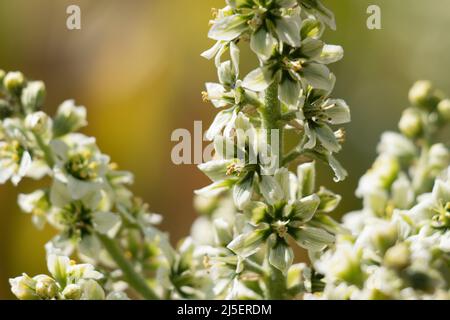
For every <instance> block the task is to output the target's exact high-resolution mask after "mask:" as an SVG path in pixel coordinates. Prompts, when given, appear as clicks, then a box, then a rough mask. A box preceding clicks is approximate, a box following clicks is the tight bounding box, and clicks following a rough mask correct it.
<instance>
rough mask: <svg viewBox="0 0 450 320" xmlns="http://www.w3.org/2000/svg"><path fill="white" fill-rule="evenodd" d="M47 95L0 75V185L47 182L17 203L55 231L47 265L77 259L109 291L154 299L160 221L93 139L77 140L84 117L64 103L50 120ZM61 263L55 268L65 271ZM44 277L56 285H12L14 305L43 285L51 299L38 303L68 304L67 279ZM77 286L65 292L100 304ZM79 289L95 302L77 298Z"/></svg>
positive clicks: (25, 280)
mask: <svg viewBox="0 0 450 320" xmlns="http://www.w3.org/2000/svg"><path fill="white" fill-rule="evenodd" d="M45 94H46V91H45V86H44V84H43V83H42V82H40V81H28V80H27V79H26V78H25V77H24V76H23V75H22V73H20V72H9V73H7V74H5V72H3V71H0V116H1V118H0V183H2V184H3V183H5V182H7V181H8V180H10V181H11V182H12V183H13V184H15V185H17V184H18V183H19V182H20V181H21V180H22V179H23V178H25V177H30V178H34V179H40V178H43V177H44V176H48V177H50V178H51V181H52V183H51V185H50V186H48V187H46V188H42V189H38V190H36V191H34V192H32V193H30V194H20V195H19V205H20V207H21V209H22V210H23V211H24V212H26V213H28V214H30V215H31V216H32V220H33V222H34V224H35V225H36V226H37V227H38V228H42V227H43V226H44V225H45V224H46V223H48V224H50V225H52V226H53V227H54V228H56V229H57V230H58V231H59V232H58V234H57V235H56V236H55V237H54V238H53V239H52V240H51V241H50V242H49V243H48V244H47V245H46V249H47V254H48V255H50V256H49V257H52V258H49V259H50V260H49V261H50V262H49V265H50V264H53V262H51V261H54V260H55V259H56V258H54V255H55V254H56V255H62V256H71V255H73V254H77V255H78V257H79V259H81V260H83V261H87V262H89V263H92V264H94V265H96V266H97V267H100V268H102V271H103V273H104V275H105V282H106V283H108V285H109V286H111V287H115V286H119V287H125V288H129V289H134V290H133V292H134V294H138V295H140V296H143V297H145V298H156V297H157V294H156V292H155V291H156V290H160V291H161V290H162V289H160V288H151V287H150V286H148V285H147V279H150V278H151V277H152V276H156V272H157V268H158V266H159V265H160V264H161V261H162V260H165V258H164V256H163V254H162V252H161V251H162V250H160V249H159V247H160V246H159V244H160V243H161V242H165V243H166V242H167V240H166V236H165V235H163V234H162V233H160V232H159V231H158V230H157V229H156V228H155V225H156V224H158V223H159V221H160V220H161V217H160V216H159V215H157V214H153V213H151V212H150V211H149V210H148V205H147V204H145V203H143V202H142V201H141V200H140V199H139V198H137V197H135V196H134V195H133V193H132V192H131V191H130V190H129V189H128V186H129V185H130V184H132V182H133V176H132V174H131V173H129V172H126V171H120V170H118V169H117V165H116V164H114V163H112V162H111V161H110V158H109V156H107V155H105V154H103V153H102V152H101V151H100V149H99V148H98V147H97V145H96V141H95V138H92V137H87V136H85V135H83V134H81V133H77V132H76V131H77V130H79V129H81V128H82V127H84V126H85V125H86V124H87V121H86V109H85V108H84V107H82V106H77V105H76V104H75V102H74V101H72V100H68V101H65V102H63V103H62V104H61V105H60V106H59V108H58V110H57V112H56V115H55V116H54V117H53V118H52V117H50V116H48V115H47V114H46V113H44V112H43V111H42V110H41V109H42V107H43V104H44V97H45ZM124 253H126V256H125V254H124ZM58 259H59V258H58ZM61 259H62V258H61ZM64 259H65V258H64ZM58 261H59V260H58ZM61 261H62V260H61ZM66 262H67V261H66V260H64V261H63V262H61V263H63V264H64V266H65V267H64V268H66V265H67V268H69V267H68V264H67V263H66ZM82 267H83V268H84V266H82ZM80 268H81V267H80ZM49 270H50V271H51V273H52V275H53V276H54V277H55V280H56V282H55V281H53V282H52V281H51V280H50V278H48V277H47V278H44V277H43V276H38V277H37V278H36V279H35V278H33V279H31V278H29V277H28V276H23V277H21V278H18V279H15V280H13V281H12V282H11V283H12V286H13V292H15V293H16V295H17V296H18V297H19V298H30V297H31V296H33V294H31V293H30V292H31V291H27V290H28V289H27V290H25V289H26V288H29V289H30V290H34V289H35V288H36V290H38V288H39V286H40V283H41V282H42V281H43V282H45V283H47V282H48V283H49V286H50V287H49V288H47V289H48V290H50V291H49V292H50V293H51V295H50V296H42V295H41V294H37V295H36V297H41V298H57V299H60V298H64V297H66V296H65V293H64V292H63V291H64V290H66V283H65V279H63V278H61V277H59V276H58V275H56V274H55V273H54V272H53V271H52V268H51V267H49ZM67 272H69V271H67ZM58 277H59V278H58ZM70 277H71V276H70ZM71 279H72V278H71ZM83 279H84V280H86V279H87V278H85V277H84V278H83V277H81V276H80V277H75V278H73V279H72V280H70V281H72V282H71V283H70V285H71V287H69V288H70V290H72V289H73V288H74V287H73V286H75V285H76V286H79V287H80V288H78V289H79V290H78V289H77V290H78V291H77V292H78V293H76V295H78V296H79V297H81V298H83V297H84V296H83V295H86V297H85V298H101V297H104V293H103V291H101V290H100V289H97V288H96V287H95V285H94V284H92V283H93V282H92V281H90V282H89V281H88V282H86V283H87V284H83V285H81V284H80V283H78V282H79V281H78V280H80V281H81V280H83ZM41 280H42V281H41ZM84 280H83V281H84ZM40 281H41V282H40ZM45 283H44V284H45ZM68 284H69V283H68ZM84 286H88V287H86V288H87V289H86V290H88V291H89V290H94V291H95V292H94V293H95V294H94V295H89V293H85V294H83V292H84V291H83V290H84V289H83V288H82V287H84ZM21 290H22V291H21ZM67 290H69V289H67ZM67 290H66V291H67ZM72 291H73V290H72ZM86 292H87V291H86ZM50 293H49V294H50ZM30 294H31V296H30ZM73 294H74V297H75V296H76V295H75V291H74V293H73Z"/></svg>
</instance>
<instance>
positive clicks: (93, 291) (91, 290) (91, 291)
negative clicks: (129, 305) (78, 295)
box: [83, 279, 105, 300]
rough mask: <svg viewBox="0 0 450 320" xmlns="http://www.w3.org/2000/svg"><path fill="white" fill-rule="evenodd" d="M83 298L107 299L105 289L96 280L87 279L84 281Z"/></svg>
mask: <svg viewBox="0 0 450 320" xmlns="http://www.w3.org/2000/svg"><path fill="white" fill-rule="evenodd" d="M83 298H84V299H86V300H105V291H104V290H103V288H102V287H101V286H100V285H99V284H98V283H97V282H96V281H94V280H91V279H89V280H87V281H86V282H84V283H83Z"/></svg>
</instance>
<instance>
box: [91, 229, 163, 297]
mask: <svg viewBox="0 0 450 320" xmlns="http://www.w3.org/2000/svg"><path fill="white" fill-rule="evenodd" d="M97 236H98V238H99V239H100V241H101V242H102V244H103V247H104V248H105V249H106V251H108V253H109V255H110V256H111V258H112V259H113V260H114V261H115V263H116V264H117V266H118V267H119V268H120V269H121V270H122V272H123V274H124V276H125V279H126V281H127V282H128V284H129V285H130V286H131V287H132V288H133V289H134V290H136V291H137V292H138V293H139V294H141V295H142V297H143V298H144V299H147V300H157V299H159V297H158V295H157V294H156V293H155V291H153V289H152V288H150V287H149V286H148V285H147V281H146V280H145V279H144V277H142V275H140V274H139V273H137V272H136V270H134V268H133V265H132V264H131V263H130V262H129V261H128V260H127V259H126V258H125V257H124V256H123V254H122V250H121V249H120V247H119V246H118V244H117V243H116V242H115V241H114V240H113V239H111V238H109V237H108V236H106V235H102V234H97Z"/></svg>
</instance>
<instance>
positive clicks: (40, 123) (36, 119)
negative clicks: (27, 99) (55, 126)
mask: <svg viewBox="0 0 450 320" xmlns="http://www.w3.org/2000/svg"><path fill="white" fill-rule="evenodd" d="M49 122H50V118H49V117H48V116H47V114H45V113H44V112H42V111H38V112H35V113H32V114H29V115H28V116H27V117H26V118H25V126H26V127H27V128H28V129H30V130H32V131H33V132H35V133H37V134H42V133H45V132H46V130H47V128H48V125H49Z"/></svg>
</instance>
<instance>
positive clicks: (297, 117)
mask: <svg viewBox="0 0 450 320" xmlns="http://www.w3.org/2000/svg"><path fill="white" fill-rule="evenodd" d="M214 15H215V17H214V20H213V21H211V24H212V27H211V29H210V32H209V37H210V38H211V39H213V40H216V41H217V42H216V44H215V45H214V46H213V47H212V48H211V49H209V50H208V51H206V52H205V53H203V56H204V57H205V58H208V59H212V58H215V63H216V67H217V69H218V78H219V82H218V83H207V84H206V92H204V93H203V98H204V100H205V101H211V103H212V104H213V105H214V107H216V108H219V109H221V111H219V113H218V114H217V116H216V118H215V120H214V122H213V124H212V125H211V127H210V128H209V130H208V132H207V133H206V137H207V138H208V139H210V140H214V148H215V158H214V159H213V160H211V161H209V162H207V163H205V164H202V165H200V166H199V169H200V170H201V171H203V172H204V173H205V174H206V175H207V176H208V177H209V178H211V180H212V181H213V183H212V184H211V185H209V186H207V187H205V188H203V189H201V190H198V191H197V195H198V196H199V198H198V199H201V200H199V201H200V202H203V205H202V206H201V208H200V209H201V210H200V211H203V212H205V211H206V213H205V214H204V215H202V216H201V217H200V218H199V220H197V221H196V223H195V224H194V227H193V230H192V238H193V240H194V241H193V242H194V243H195V244H196V245H197V249H194V257H195V256H197V257H198V259H200V258H201V256H203V260H204V261H203V264H204V267H205V269H206V271H207V272H209V273H210V274H211V275H212V278H213V279H214V281H213V283H212V284H211V286H212V292H213V293H214V296H217V295H219V296H220V297H228V298H237V297H239V298H289V297H295V296H297V295H298V294H301V293H304V292H308V290H307V289H305V288H306V287H308V288H309V289H311V285H305V283H304V282H305V281H307V282H308V281H309V283H311V279H312V278H314V276H312V275H311V272H312V271H311V269H308V270H309V271H308V272H306V271H305V270H306V267H304V266H302V267H301V268H300V269H301V270H303V271H305V277H304V279H308V280H305V281H303V280H302V281H301V283H298V281H296V280H291V282H294V283H295V285H292V287H293V288H294V289H292V290H288V286H289V284H288V282H289V281H288V278H289V276H288V275H289V274H290V273H292V272H293V273H297V274H298V273H299V272H298V270H300V269H299V266H298V265H293V262H294V251H293V248H292V247H291V246H292V244H293V243H297V244H298V245H299V246H300V247H302V248H304V249H306V250H307V251H309V252H310V253H311V254H313V253H314V254H317V253H319V252H321V251H323V250H324V249H326V248H327V247H328V246H329V245H331V244H333V243H334V240H335V235H336V234H337V233H339V230H340V227H339V225H338V224H337V223H336V222H334V221H333V220H332V219H331V217H330V216H329V214H330V213H331V212H332V211H333V210H334V209H335V208H336V206H337V205H338V204H339V202H340V196H338V195H336V194H334V193H333V192H331V191H328V190H326V189H325V188H320V189H319V190H316V188H315V161H316V160H317V161H323V162H325V163H326V164H328V165H329V166H330V167H331V168H332V170H333V171H334V174H335V181H341V180H343V179H344V178H345V177H346V174H347V173H346V171H345V170H344V169H343V168H342V166H341V165H340V164H339V162H338V161H337V160H336V159H335V157H334V155H335V154H336V153H337V152H339V151H340V150H341V144H342V142H343V140H344V132H343V129H339V128H338V129H337V130H336V129H332V127H333V126H335V125H341V124H345V123H347V122H349V121H350V110H349V107H348V106H347V104H346V103H345V102H344V101H343V100H340V99H332V98H331V97H330V95H331V92H332V90H333V87H334V83H335V80H336V79H335V76H334V75H333V74H332V73H331V72H330V70H329V69H328V66H327V65H328V64H330V63H333V62H336V61H338V60H340V59H341V58H342V57H343V49H342V48H341V47H340V46H335V45H328V44H325V43H324V42H323V41H322V40H321V36H322V34H323V32H324V30H325V28H326V26H327V25H328V26H330V27H332V28H334V17H333V15H332V13H331V12H330V11H329V10H327V9H326V8H325V7H324V6H323V5H322V4H321V3H320V2H319V1H300V0H299V1H297V0H267V1H262V0H258V1H256V0H246V1H233V0H228V1H227V6H226V7H225V8H223V9H220V10H216V11H215V12H214ZM246 42H249V46H250V49H251V50H252V51H253V53H254V54H255V55H256V57H257V59H258V63H259V66H258V68H256V69H254V70H253V71H251V72H250V73H249V74H247V75H246V76H244V77H243V78H242V79H241V78H240V46H241V45H242V44H245V43H246ZM227 52H229V57H230V58H229V60H225V61H223V60H224V57H225V54H226V53H227ZM287 130H291V131H293V132H294V133H295V135H296V136H297V138H298V143H297V144H296V145H295V147H294V148H292V149H291V150H285V148H284V143H283V142H284V140H285V138H284V132H285V131H287ZM294 163H296V164H297V165H298V168H297V172H296V174H294V173H292V172H290V171H289V169H288V168H291V165H293V164H294ZM228 198H231V199H232V200H231V202H225V201H226V200H227V199H228ZM208 203H209V204H208ZM214 203H216V204H214ZM205 206H206V209H205ZM223 206H226V208H224V207H223ZM206 235H209V236H206ZM198 259H197V260H198ZM194 260H195V259H194ZM193 263H194V262H193ZM195 263H196V264H197V265H198V264H199V263H198V261H197V262H195ZM291 270H292V271H291ZM303 271H302V272H300V273H301V274H303ZM312 273H313V272H312ZM306 274H308V276H306ZM294 278H295V277H294Z"/></svg>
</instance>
